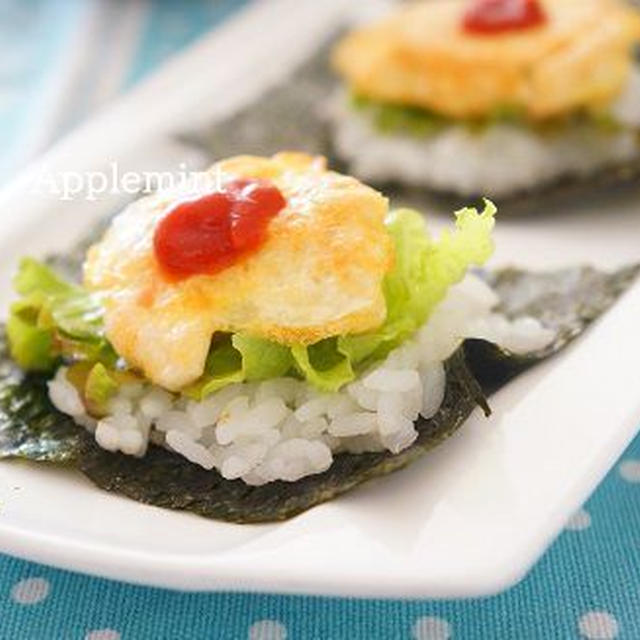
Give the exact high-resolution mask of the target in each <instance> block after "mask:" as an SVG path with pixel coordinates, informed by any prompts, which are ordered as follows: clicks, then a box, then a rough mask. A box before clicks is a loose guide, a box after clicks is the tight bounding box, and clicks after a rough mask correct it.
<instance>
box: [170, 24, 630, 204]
mask: <svg viewBox="0 0 640 640" xmlns="http://www.w3.org/2000/svg"><path fill="white" fill-rule="evenodd" d="M339 35H340V32H338V33H336V34H334V35H333V36H332V37H331V38H330V39H329V40H328V42H327V43H326V44H325V45H324V46H322V47H320V48H319V49H318V50H317V51H316V52H315V53H314V54H313V55H312V56H311V57H310V58H309V59H308V60H307V61H306V62H304V63H303V64H302V65H301V66H300V67H299V68H298V69H297V70H296V71H295V72H294V73H293V75H292V76H291V77H289V78H286V79H285V80H284V81H283V82H281V83H280V84H278V85H277V86H275V87H273V88H271V89H269V90H268V91H266V92H265V93H264V94H262V95H261V96H260V97H259V98H258V99H256V100H255V101H254V102H253V103H251V104H249V105H248V106H246V107H244V108H242V109H240V110H239V111H238V112H236V113H234V114H232V115H230V116H228V117H226V118H224V119H222V120H219V121H217V122H214V123H211V124H210V125H208V126H207V125H205V126H204V127H200V128H198V129H192V130H188V129H187V130H185V131H183V132H182V133H181V134H179V135H178V136H177V138H178V139H179V140H180V141H181V142H183V143H186V144H188V145H190V146H193V147H197V148H199V149H201V150H204V151H205V152H206V153H207V154H208V155H209V156H210V158H211V160H212V161H213V160H215V159H219V158H226V157H229V156H233V155H236V154H243V153H253V154H258V155H270V154H273V153H277V152H278V151H282V150H283V149H293V150H303V151H306V152H308V153H315V154H321V155H324V156H326V157H327V158H328V159H329V165H330V166H331V167H332V168H333V169H335V170H337V171H343V172H346V173H349V167H348V165H346V164H345V163H344V162H343V161H342V159H341V158H340V157H339V156H338V155H337V154H336V152H335V150H334V148H333V145H332V141H331V131H330V126H329V123H328V118H327V115H326V113H327V102H328V100H329V99H330V96H331V95H333V94H334V92H335V91H336V89H337V88H338V87H339V85H340V80H339V79H338V78H337V77H336V76H335V74H334V73H333V72H332V70H331V69H330V67H329V56H330V51H331V47H332V45H333V43H335V41H336V40H337V39H338V37H339ZM638 59H639V60H640V55H639V56H638ZM283 114H286V117H283ZM639 135H640V134H639ZM356 177H358V176H356ZM639 184H640V158H638V159H637V160H633V161H631V162H625V163H624V164H621V165H617V166H611V167H608V168H606V169H603V170H600V171H598V172H596V173H595V174H593V175H589V176H584V177H578V178H563V179H560V180H558V181H556V182H554V183H551V184H545V185H543V186H541V187H540V188H536V187H532V188H531V189H529V190H524V191H521V192H517V193H514V194H512V195H509V196H507V197H504V198H493V199H494V200H495V202H496V204H498V206H499V209H500V215H501V216H503V217H504V216H506V215H528V214H535V215H536V216H537V217H538V216H540V215H543V214H544V212H548V214H549V215H554V214H555V212H557V211H559V210H562V208H563V207H565V206H567V205H569V206H571V205H572V204H573V203H575V202H576V201H580V200H581V199H584V198H589V199H590V200H593V199H594V198H595V199H598V198H611V197H616V196H623V197H624V196H626V195H628V194H629V193H632V194H635V192H636V191H637V187H638V185H639ZM374 186H376V187H378V188H380V189H381V190H382V191H383V192H384V193H385V195H387V196H388V197H389V198H390V199H391V201H392V202H394V203H395V205H396V206H400V205H402V206H412V207H415V208H417V209H418V210H420V211H433V210H436V211H438V210H439V211H451V210H453V209H455V208H458V207H459V206H460V203H461V202H462V200H461V196H460V195H459V194H454V193H449V192H443V191H437V190H429V189H425V188H420V187H413V186H407V185H403V184H399V183H379V184H376V185H374ZM483 195H486V194H482V193H479V194H477V203H478V204H479V205H480V204H481V197H482V196H483ZM463 200H464V204H465V205H468V204H473V200H474V199H473V198H468V197H466V198H464V199H463Z"/></svg>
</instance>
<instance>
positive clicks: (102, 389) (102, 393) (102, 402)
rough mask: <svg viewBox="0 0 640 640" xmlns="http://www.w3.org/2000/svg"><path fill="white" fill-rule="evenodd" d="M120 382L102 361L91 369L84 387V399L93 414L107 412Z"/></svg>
mask: <svg viewBox="0 0 640 640" xmlns="http://www.w3.org/2000/svg"><path fill="white" fill-rule="evenodd" d="M119 387H120V384H119V383H118V381H117V380H116V379H115V378H114V377H113V376H112V375H111V374H110V373H109V371H107V368H106V367H105V366H104V365H103V364H102V363H101V362H98V364H96V365H94V367H93V368H92V369H91V371H89V375H88V376H87V381H86V383H85V387H84V399H85V402H86V403H87V406H88V407H90V408H91V413H92V414H93V415H103V414H105V413H106V410H107V404H108V402H109V400H111V398H112V397H113V396H114V395H115V394H116V393H117V391H118V389H119Z"/></svg>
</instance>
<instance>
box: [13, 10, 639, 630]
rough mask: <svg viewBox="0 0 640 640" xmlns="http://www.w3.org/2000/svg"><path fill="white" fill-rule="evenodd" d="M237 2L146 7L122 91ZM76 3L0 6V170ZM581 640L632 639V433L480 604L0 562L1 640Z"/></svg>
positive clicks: (31, 112) (635, 554) (23, 132)
mask: <svg viewBox="0 0 640 640" xmlns="http://www.w3.org/2000/svg"><path fill="white" fill-rule="evenodd" d="M130 1H134V0H130ZM309 1H312V0H309ZM313 1H316V0H313ZM245 3H246V0H241V1H239V0H219V1H217V2H216V1H210V2H206V1H203V0H192V1H190V2H179V1H178V0H176V1H175V2H170V1H168V0H153V1H152V2H150V3H149V4H148V5H147V6H148V9H147V15H146V16H145V21H144V24H143V28H142V31H141V33H140V40H139V45H138V47H137V49H135V52H134V55H133V59H132V60H131V64H130V67H129V69H128V72H127V73H126V74H125V77H124V78H123V87H125V86H131V85H132V84H135V83H136V82H137V81H139V80H140V79H141V78H143V77H144V76H145V75H146V74H147V73H148V72H149V71H151V70H152V69H153V68H155V67H156V65H157V64H159V63H160V62H162V61H163V60H164V59H166V58H167V57H168V56H169V55H171V54H172V53H173V52H174V51H176V50H178V49H180V48H181V47H183V46H185V45H187V44H189V43H190V42H192V41H193V40H194V39H195V38H197V37H198V36H200V35H202V34H203V33H204V32H205V31H207V30H208V29H210V28H212V27H214V26H215V25H216V24H218V23H219V22H221V21H222V20H224V19H225V18H227V17H229V16H230V15H231V14H232V13H233V12H234V11H235V10H237V9H238V8H239V7H241V6H242V5H244V4H245ZM83 5H84V7H85V9H86V3H83V2H81V1H80V0H49V1H46V0H0V146H2V148H3V154H2V155H0V158H2V159H1V160H0V175H2V172H3V169H6V168H7V167H9V165H10V163H11V160H12V158H15V157H17V156H18V155H19V151H20V150H21V145H22V142H23V140H25V138H26V136H27V132H28V130H29V129H30V119H31V121H33V120H32V119H33V118H34V117H35V116H36V115H37V114H38V113H39V112H38V96H39V92H40V91H41V90H42V89H43V87H45V86H46V85H47V83H50V82H51V77H52V74H54V72H55V68H56V65H57V64H58V63H59V62H60V61H61V60H62V59H63V58H64V52H63V49H64V47H65V43H68V41H69V38H70V37H71V34H72V32H73V29H74V28H76V29H77V28H78V25H79V21H80V20H81V13H82V10H83V9H82V7H83ZM16 51H18V54H17V55H14V57H13V58H11V59H10V58H8V56H9V54H10V53H11V54H15V52H16ZM11 60H13V61H14V64H15V69H13V75H12V74H11V73H10V72H11V65H10V61H11ZM45 63H46V64H45ZM634 392H636V390H635V389H633V388H630V389H629V393H634ZM604 427H606V425H604V426H603V428H604ZM0 517H1V514H0ZM581 637H582V638H602V639H605V640H606V639H611V638H619V639H621V640H624V639H628V640H639V639H640V438H638V439H637V440H636V441H635V442H634V443H633V444H632V445H631V446H630V448H629V449H628V450H627V452H626V453H625V454H624V456H623V458H622V460H621V462H619V463H618V465H617V466H616V467H615V468H614V469H613V470H612V471H611V473H610V474H609V476H608V477H607V479H606V480H605V482H603V484H602V485H601V486H600V488H599V489H598V490H597V491H596V493H595V495H594V496H593V497H592V498H591V499H590V500H589V502H588V503H587V504H586V505H585V507H584V509H583V510H582V511H581V512H579V513H578V514H576V516H574V518H572V520H571V521H570V523H569V526H568V528H567V529H566V530H565V531H564V532H563V533H562V534H561V536H560V537H559V539H558V540H557V541H556V542H555V544H554V545H553V546H552V548H551V549H550V550H549V551H548V552H547V553H546V555H545V556H544V557H543V558H542V560H541V561H540V562H539V563H538V564H537V566H536V567H535V568H534V569H533V571H532V572H531V573H530V574H529V576H528V577H527V578H526V579H525V580H524V581H523V582H522V583H521V584H519V585H518V586H516V587H514V588H513V589H511V590H509V591H507V592H506V593H504V594H502V595H499V596H496V597H491V598H485V599H476V600H468V601H438V602H434V601H408V602H403V601H396V600H389V601H382V600H352V599H329V598H310V597H282V596H277V595H251V594H185V593H177V592H171V591H164V590H159V589H148V588H142V587H134V586H130V585H125V584H121V583H116V582H109V581H106V580H99V579H95V578H90V577H85V576H81V575H76V574H73V573H68V572H64V571H58V570H55V569H52V568H48V567H43V566H40V565H36V564H32V563H29V562H24V561H21V560H17V559H14V558H10V557H6V556H4V557H3V556H0V640H10V639H19V640H48V639H53V640H66V639H78V640H83V639H85V640H129V639H131V640H164V639H167V640H169V639H171V640H174V639H175V640H178V639H184V640H199V639H202V640H205V639H206V640H226V639H229V640H232V639H233V640H236V639H249V640H284V638H288V639H289V640H294V639H303V640H307V639H318V640H320V639H322V640H325V639H326V640H343V639H344V640H377V639H396V638H398V639H402V638H406V639H412V638H413V639H414V640H445V639H446V638H455V639H469V640H476V639H480V640H502V639H509V640H510V639H517V640H537V639H539V640H549V639H555V638H560V639H565V638H567V639H570V638H581Z"/></svg>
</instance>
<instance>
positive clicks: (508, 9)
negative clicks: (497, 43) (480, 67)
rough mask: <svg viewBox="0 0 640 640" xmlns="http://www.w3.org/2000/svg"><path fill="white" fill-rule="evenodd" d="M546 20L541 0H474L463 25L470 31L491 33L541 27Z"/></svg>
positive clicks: (465, 15)
mask: <svg viewBox="0 0 640 640" xmlns="http://www.w3.org/2000/svg"><path fill="white" fill-rule="evenodd" d="M546 21H547V15H546V13H545V12H544V9H543V8H542V6H541V4H540V2H539V0H473V1H472V3H471V6H470V7H469V8H468V9H467V11H466V13H465V14H464V20H463V27H464V30H465V31H468V32H469V33H474V34H481V35H482V34H486V35H491V34H495V33H504V32H508V31H519V30H522V29H531V28H533V27H539V26H541V25H543V24H545V22H546Z"/></svg>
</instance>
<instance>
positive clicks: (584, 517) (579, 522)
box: [566, 509, 591, 531]
mask: <svg viewBox="0 0 640 640" xmlns="http://www.w3.org/2000/svg"><path fill="white" fill-rule="evenodd" d="M590 526H591V516H590V515H589V512H588V511H586V510H585V509H580V511H576V512H575V513H574V514H573V515H572V516H571V517H570V518H569V521H568V522H567V524H566V527H567V529H569V531H582V530H583V529H588V528H589V527H590Z"/></svg>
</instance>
